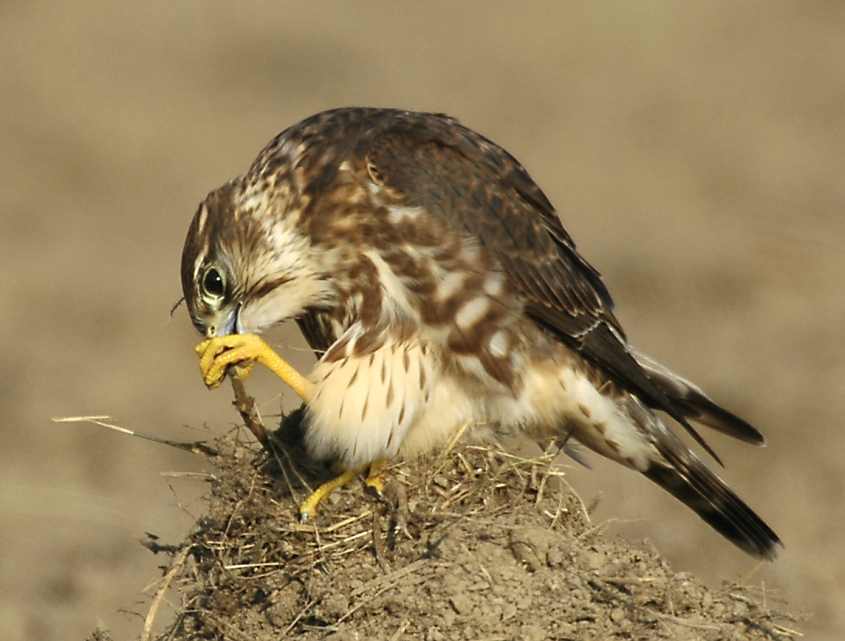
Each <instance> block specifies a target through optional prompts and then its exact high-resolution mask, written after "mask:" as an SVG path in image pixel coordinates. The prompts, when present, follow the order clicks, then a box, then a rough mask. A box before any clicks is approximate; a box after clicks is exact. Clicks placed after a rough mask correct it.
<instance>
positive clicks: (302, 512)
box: [299, 470, 360, 523]
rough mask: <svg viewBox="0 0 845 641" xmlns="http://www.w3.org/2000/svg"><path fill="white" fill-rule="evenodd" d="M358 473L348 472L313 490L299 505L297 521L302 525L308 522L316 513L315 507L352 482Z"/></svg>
mask: <svg viewBox="0 0 845 641" xmlns="http://www.w3.org/2000/svg"><path fill="white" fill-rule="evenodd" d="M359 471H360V470H348V471H346V472H344V473H343V474H341V475H340V476H338V477H337V478H334V479H332V480H331V481H326V482H325V483H323V484H322V485H321V486H320V487H318V488H317V489H316V490H314V492H313V493H312V494H311V496H309V497H308V498H307V499H305V500H304V501H303V502H302V503H301V504H300V505H299V520H300V521H302V522H303V523H305V522H306V521H308V520H310V519H311V518H312V517H313V516H314V514H315V512H316V511H317V506H318V505H319V504H320V503H321V502H322V501H323V499H325V498H326V497H327V496H328V495H329V494H331V493H332V492H334V491H335V490H337V489H339V488H341V487H343V486H344V485H346V484H347V483H349V482H350V481H351V480H353V479H354V478H355V477H356V476H358V472H359Z"/></svg>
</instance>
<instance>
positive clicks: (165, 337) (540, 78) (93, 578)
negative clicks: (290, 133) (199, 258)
mask: <svg viewBox="0 0 845 641" xmlns="http://www.w3.org/2000/svg"><path fill="white" fill-rule="evenodd" d="M313 4H316V3H312V5H311V6H306V5H305V4H304V3H303V4H302V5H297V4H294V3H280V2H276V3H267V4H265V5H261V6H250V7H247V6H241V5H235V4H231V3H227V4H215V3H207V2H202V3H160V4H159V3H156V4H154V5H152V6H147V5H146V4H145V3H140V4H139V3H134V4H131V5H130V4H123V3H109V2H97V1H94V2H85V3H64V4H61V5H60V4H59V3H41V2H29V3H11V2H5V3H2V4H0V55H2V71H0V95H1V96H2V103H0V170H2V175H3V180H2V181H0V212H2V223H3V224H2V227H1V228H0V274H2V276H0V287H2V290H0V295H2V296H0V301H1V302H0V329H1V330H2V337H3V341H2V345H3V346H2V358H0V381H2V383H0V410H1V411H0V416H2V417H3V423H4V426H3V430H2V443H0V461H1V462H2V464H0V518H2V528H1V529H0V545H2V549H3V552H2V555H0V637H1V638H3V639H6V640H8V641H18V640H22V639H38V640H44V641H49V640H53V639H73V638H81V637H82V636H83V635H84V634H85V633H87V632H88V631H90V630H91V629H92V628H93V626H94V625H95V624H96V623H97V622H98V621H103V622H105V623H106V624H107V625H108V626H110V627H111V628H112V629H113V631H114V632H115V633H116V634H117V636H118V638H132V637H133V636H134V635H135V634H136V633H137V632H138V631H139V630H140V626H141V620H140V619H139V618H138V616H137V615H134V614H132V613H131V611H132V610H136V611H144V609H145V608H144V606H143V604H141V602H140V598H141V596H140V591H141V589H142V588H143V587H144V586H145V584H146V583H147V582H148V580H150V579H152V578H154V577H155V576H157V574H156V569H155V567H156V565H157V563H161V562H163V561H162V559H157V558H155V557H153V556H152V555H151V554H150V553H149V552H147V551H146V550H143V549H142V548H141V546H140V545H138V543H137V539H138V538H140V537H141V536H143V532H144V531H145V530H149V531H152V532H155V533H157V534H160V535H162V536H163V537H164V538H165V539H174V538H176V537H177V536H179V535H180V534H181V533H182V532H183V531H184V530H185V529H186V528H187V527H188V526H189V524H190V522H191V518H190V516H189V514H190V513H194V514H196V513H197V512H198V511H199V510H201V507H202V506H201V503H199V502H197V501H196V497H197V496H198V494H199V493H200V492H201V490H202V485H201V484H200V483H198V482H193V481H186V480H177V479H169V478H163V477H161V476H160V473H161V472H166V471H188V470H196V469H199V468H200V466H201V464H202V462H201V461H198V460H197V459H195V458H194V457H192V456H190V455H188V454H180V453H178V452H175V451H171V450H169V449H168V448H164V447H160V446H156V445H152V444H149V443H145V442H143V441H139V440H135V439H130V438H126V437H121V436H118V435H116V434H113V433H109V432H106V431H103V430H100V429H99V428H95V427H89V426H74V425H55V424H51V423H50V420H49V419H50V417H51V416H56V415H69V414H111V415H113V416H114V417H115V419H116V420H117V421H119V422H120V423H121V424H124V425H127V426H130V427H135V428H137V429H141V430H145V431H149V432H154V433H156V434H160V435H165V436H171V437H178V438H190V439H193V438H201V437H203V436H204V433H203V432H201V431H198V429H201V428H202V427H203V425H206V424H207V425H208V427H209V429H210V430H212V431H214V432H219V431H221V430H224V429H227V428H228V427H229V426H231V425H232V424H233V423H234V420H235V415H234V413H233V412H232V411H231V408H230V407H229V393H228V391H220V392H218V393H209V392H207V391H206V390H205V389H204V387H203V386H202V384H201V383H200V379H199V376H198V370H197V365H196V362H195V358H194V356H193V353H192V350H191V348H192V346H193V344H194V343H195V342H196V341H197V336H196V335H195V334H194V331H193V329H192V328H191V327H190V323H189V322H188V320H187V317H186V315H185V313H184V309H180V310H178V311H177V312H176V314H175V316H174V318H173V319H172V320H171V319H170V318H169V317H168V310H169V309H170V306H171V305H172V304H173V303H174V302H175V301H176V299H177V298H178V296H179V295H180V286H179V282H178V261H179V255H180V250H181V245H182V240H183V238H184V234H185V231H186V229H187V225H188V221H189V219H190V217H191V215H192V214H193V212H194V209H195V207H196V204H197V202H198V201H199V200H200V199H201V198H202V197H203V195H204V194H205V193H206V192H207V191H209V190H210V189H212V188H214V187H216V186H217V185H219V184H221V183H222V182H223V181H225V180H227V179H228V178H230V177H232V176H234V175H236V174H238V173H240V172H241V171H243V170H244V169H245V168H246V167H247V166H248V164H249V162H250V161H251V160H252V158H253V157H254V155H255V154H256V153H257V151H258V150H259V148H260V147H261V146H263V145H264V143H265V142H266V141H267V140H269V139H270V138H271V137H272V136H273V135H274V134H275V133H277V132H278V131H280V130H281V129H283V128H284V127H286V126H287V125H289V124H291V123H293V122H294V121H296V120H298V119H300V118H302V117H304V116H307V115H309V114H311V113H313V112H316V111H319V110H322V109H325V108H328V107H334V106H340V105H390V106H401V107H406V108H415V109H425V110H437V111H446V112H448V113H450V114H452V115H455V116H458V117H460V118H461V119H462V120H463V121H464V122H465V123H467V124H469V125H470V126H472V127H474V128H476V129H478V130H480V131H481V132H483V133H485V134H487V135H488V136H490V137H492V138H493V139H495V140H496V141H498V142H499V143H501V144H502V145H504V146H505V147H507V148H508V149H509V150H511V151H512V152H513V153H514V154H515V155H516V156H517V157H519V158H520V159H521V160H522V161H523V162H524V164H525V165H526V166H527V167H528V168H529V170H530V171H531V172H532V174H533V175H534V177H535V178H536V179H537V181H538V182H539V183H540V185H542V186H543V187H544V189H545V190H546V191H547V192H548V194H549V196H550V197H551V199H552V200H553V201H554V202H555V203H556V204H557V206H558V207H559V209H560V211H561V213H562V215H563V217H564V219H565V220H566V222H567V225H568V227H569V229H570V231H571V232H572V234H573V235H574V237H575V238H576V240H577V241H578V243H579V247H580V248H581V250H582V252H583V253H584V254H585V255H586V256H587V257H589V259H590V260H592V261H593V262H594V264H596V266H597V267H598V268H599V269H600V270H601V271H602V272H603V273H604V274H605V276H606V278H607V280H608V282H609V284H610V286H611V290H612V291H613V292H614V293H615V296H616V299H617V303H618V310H619V315H620V317H621V318H622V320H623V322H624V323H625V324H626V326H627V329H628V333H629V335H630V336H631V337H632V338H633V340H634V342H635V343H636V344H637V345H638V346H639V347H641V348H643V349H645V350H646V351H648V352H651V353H652V354H653V355H654V356H656V357H659V358H660V359H661V360H663V361H664V362H666V363H667V364H669V365H670V366H672V367H673V368H676V369H678V370H679V371H681V372H683V373H685V374H687V375H689V376H690V377H691V378H693V379H694V380H696V381H698V382H699V383H701V384H702V385H703V386H704V387H705V388H706V389H707V390H708V391H710V392H711V393H712V394H714V395H715V396H716V397H717V398H718V399H720V400H722V401H723V402H724V403H725V404H726V405H728V406H729V407H731V408H733V409H735V410H736V411H737V412H739V413H740V414H743V415H745V416H747V417H748V418H749V419H751V420H752V421H753V422H755V423H756V424H757V425H758V426H760V427H761V428H762V429H763V430H764V431H765V432H766V434H767V435H768V437H769V443H770V444H769V447H768V448H767V449H765V450H755V449H751V448H747V447H743V446H741V445H735V444H734V443H731V442H728V441H727V440H725V439H721V438H716V437H714V438H713V442H714V444H715V445H716V446H717V449H718V450H719V451H720V452H721V453H722V454H723V457H724V459H725V460H726V462H727V464H728V469H727V471H726V472H725V476H726V478H727V479H729V480H730V481H731V482H732V483H733V484H734V485H735V486H736V487H737V488H738V489H739V491H740V494H741V495H743V496H744V497H745V498H747V499H748V500H749V502H750V503H751V504H752V505H753V506H755V507H756V508H757V509H759V511H760V513H761V514H762V515H764V516H765V517H766V518H767V519H768V520H769V521H770V522H771V524H772V525H773V526H774V527H775V529H776V530H777V531H778V532H779V533H780V534H781V536H782V538H783V540H784V542H785V543H786V550H785V551H784V553H783V555H782V558H781V559H780V560H779V561H778V562H777V563H775V564H774V565H771V566H767V567H764V568H762V569H758V570H757V572H756V573H755V574H753V575H752V576H751V578H750V579H749V581H751V582H753V583H758V584H759V582H761V581H764V582H765V585H766V587H767V590H776V591H779V592H781V593H782V594H784V595H786V597H787V598H788V599H789V600H790V601H791V605H792V607H793V608H797V609H804V610H806V611H808V612H809V613H810V614H811V619H810V622H809V623H808V624H807V626H806V628H805V629H806V630H807V631H808V632H811V633H812V634H811V635H810V636H811V637H812V638H816V639H835V638H841V637H840V636H839V634H837V630H838V631H840V632H841V629H842V628H843V627H845V613H843V608H842V607H841V606H842V604H843V603H845V562H843V558H845V557H844V556H843V551H842V545H843V537H842V535H841V532H842V527H843V525H844V524H845V520H843V514H844V512H843V507H842V497H843V489H845V488H843V479H845V475H843V472H845V466H844V465H843V463H842V451H843V448H845V432H843V430H842V428H841V421H842V416H843V414H845V358H843V357H845V350H843V347H842V338H841V337H842V322H843V320H845V296H844V295H843V286H842V277H843V273H844V272H845V250H843V248H842V239H843V237H845V212H844V211H843V205H845V181H843V179H842V175H841V173H842V170H843V161H845V74H844V73H843V61H845V37H843V34H845V31H843V30H845V5H843V4H842V3H838V2H829V3H820V2H801V3H797V2H796V3H783V2H781V3H772V2H757V3H753V2H749V3H742V4H741V5H739V4H737V3H733V2H721V3H719V2H715V3H699V4H698V5H697V7H693V6H692V5H691V4H688V3H660V2H639V3H631V2H604V3H589V4H587V5H585V4H583V3H572V4H571V5H570V4H569V3H555V4H552V3H548V4H544V5H541V4H529V3H520V6H509V7H508V8H503V9H499V8H496V9H490V8H489V5H488V4H486V3H485V4H452V3H442V4H430V3H429V4H426V5H425V6H424V7H422V6H415V5H411V4H403V5H402V6H399V3H367V4H364V3H354V4H353V3H344V4H340V3H337V4H334V3H321V4H320V6H313ZM276 344H277V345H280V346H281V347H282V348H283V349H284V350H286V353H288V354H298V357H297V360H296V362H298V363H299V364H301V365H305V364H306V363H307V362H308V359H309V357H308V355H307V353H306V352H305V351H296V350H300V349H301V348H302V346H303V343H302V341H301V339H300V338H299V337H298V335H297V334H296V332H295V330H294V329H293V328H288V329H287V330H285V331H283V332H282V333H280V334H279V335H278V336H277V337H276ZM254 379H255V382H253V383H252V384H251V385H252V388H251V389H253V390H254V391H256V392H257V393H258V395H259V397H260V399H261V400H262V401H263V402H264V407H265V409H266V410H267V411H272V410H274V409H277V408H278V406H279V398H278V396H277V393H278V391H279V390H278V385H276V383H277V381H274V380H272V379H271V378H270V377H269V375H267V374H266V373H265V372H262V373H259V374H257V375H256V376H254ZM185 425H189V426H191V427H187V428H186V427H184V426H185ZM707 435H708V436H710V433H708V434H707ZM593 461H594V466H595V469H594V470H593V471H592V472H590V471H587V470H581V469H577V470H573V471H572V473H571V476H570V479H571V482H572V483H573V484H574V485H575V486H576V487H577V488H578V489H579V491H581V493H582V494H583V496H584V497H585V499H586V500H588V501H589V500H591V499H592V498H593V497H595V496H596V495H597V493H601V501H600V504H599V509H598V518H610V517H615V518H618V519H620V522H617V523H614V524H613V525H611V531H614V532H620V533H624V534H626V535H629V536H632V537H638V538H641V537H645V536H647V537H649V538H650V539H651V540H652V541H653V542H654V543H655V544H656V545H657V546H658V547H659V548H660V549H661V550H663V551H664V552H665V554H666V555H667V556H668V558H669V559H670V560H671V562H672V563H673V564H674V566H675V567H676V568H679V569H689V570H690V571H695V572H698V573H700V574H702V575H703V576H704V577H705V578H706V579H707V580H709V581H712V582H718V581H719V580H720V579H721V578H730V577H735V576H737V575H738V574H742V575H746V574H747V573H749V572H751V571H753V570H754V569H755V564H754V563H753V562H752V561H750V560H749V559H747V558H745V557H743V556H742V555H741V554H739V553H737V552H735V551H734V550H733V549H732V548H731V547H730V546H729V545H728V544H726V543H725V542H723V541H722V540H721V539H719V538H718V537H717V536H716V535H714V534H712V533H711V532H710V531H709V529H708V528H706V527H705V526H704V525H703V524H701V523H700V522H699V521H698V520H697V519H696V518H695V516H694V515H693V514H692V513H690V512H689V511H687V510H686V509H685V508H683V507H682V506H680V505H679V504H676V503H675V502H674V501H673V500H672V499H671V498H669V497H668V496H666V495H664V494H663V493H661V492H660V491H659V490H658V489H657V488H655V487H653V486H651V485H650V484H649V483H648V482H647V481H645V480H641V479H640V478H638V477H636V476H635V475H633V474H631V473H628V472H626V471H624V470H621V469H619V468H618V467H616V466H612V465H605V464H602V463H601V462H600V461H598V460H596V459H595V458H594V459H593ZM169 486H172V488H173V489H172V491H171V488H170V487H169ZM177 502H178V503H177ZM632 521H633V522H632ZM118 608H125V609H127V610H129V611H130V612H129V613H120V612H118V611H117V610H118Z"/></svg>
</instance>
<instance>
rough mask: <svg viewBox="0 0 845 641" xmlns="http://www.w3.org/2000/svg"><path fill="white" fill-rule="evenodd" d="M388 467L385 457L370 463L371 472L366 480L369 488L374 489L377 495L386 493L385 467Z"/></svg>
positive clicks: (365, 483) (365, 482)
mask: <svg viewBox="0 0 845 641" xmlns="http://www.w3.org/2000/svg"><path fill="white" fill-rule="evenodd" d="M385 467H387V461H386V460H385V459H378V460H376V461H373V462H372V463H370V473H369V474H368V475H367V479H366V480H365V481H364V485H366V486H367V489H369V490H370V491H372V492H373V493H374V494H375V495H376V496H379V497H381V496H383V495H384V468H385Z"/></svg>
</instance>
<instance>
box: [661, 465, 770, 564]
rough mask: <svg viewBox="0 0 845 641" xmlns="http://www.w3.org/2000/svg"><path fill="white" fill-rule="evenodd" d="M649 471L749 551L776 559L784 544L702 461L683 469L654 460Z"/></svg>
mask: <svg viewBox="0 0 845 641" xmlns="http://www.w3.org/2000/svg"><path fill="white" fill-rule="evenodd" d="M693 456H694V455H693ZM645 475H646V476H647V477H648V478H650V479H651V480H652V481H654V482H655V483H657V484H658V485H659V486H660V487H662V488H663V489H664V490H666V491H667V492H669V493H670V494H671V495H672V496H674V497H675V498H677V499H678V500H680V501H682V502H683V503H684V504H686V505H687V506H688V507H690V508H692V509H693V510H694V511H695V513H696V514H698V516H700V517H701V518H702V519H703V520H704V521H705V522H706V523H707V524H708V525H710V527H712V528H713V529H714V530H716V531H717V532H718V533H719V534H721V535H722V536H724V537H725V538H726V539H728V540H729V541H730V542H731V543H733V544H734V545H736V546H737V547H739V548H740V549H742V550H744V551H745V552H747V553H748V554H750V555H752V556H755V557H758V558H762V559H768V560H769V561H772V560H774V558H775V557H776V556H777V548H778V546H781V547H782V546H783V544H782V543H781V541H780V539H779V538H778V535H777V534H775V532H774V531H773V530H772V529H771V528H770V527H769V526H768V525H766V523H765V521H763V519H761V518H760V517H759V516H757V514H755V513H754V511H753V510H752V509H751V508H750V507H748V506H747V505H746V504H745V503H744V502H743V500H742V499H741V498H739V497H738V496H737V495H736V494H734V492H733V491H732V490H731V489H730V488H729V487H728V486H727V485H725V483H724V482H723V481H722V480H721V479H720V478H719V477H718V476H716V475H715V474H713V473H712V472H711V471H710V470H708V469H707V468H706V467H704V464H703V463H702V462H701V461H698V460H696V461H694V462H692V463H688V464H686V465H685V466H684V468H683V469H682V470H678V469H677V468H676V467H673V466H668V465H660V464H654V465H652V466H651V467H650V468H649V469H648V470H647V471H646V472H645Z"/></svg>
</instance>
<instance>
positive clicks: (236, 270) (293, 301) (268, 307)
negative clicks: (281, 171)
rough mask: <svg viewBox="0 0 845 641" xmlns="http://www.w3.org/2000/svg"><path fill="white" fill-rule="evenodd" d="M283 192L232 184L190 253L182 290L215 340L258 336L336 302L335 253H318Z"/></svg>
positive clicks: (200, 215) (198, 220)
mask: <svg viewBox="0 0 845 641" xmlns="http://www.w3.org/2000/svg"><path fill="white" fill-rule="evenodd" d="M287 209H288V202H287V201H286V199H285V198H284V197H283V195H282V196H280V195H279V194H272V193H267V192H266V191H264V192H255V193H253V194H250V193H248V192H245V191H244V190H243V189H242V188H241V185H240V183H239V182H238V181H232V182H230V183H228V184H226V185H224V186H223V187H221V188H219V189H217V190H215V191H213V192H211V193H210V194H209V195H208V196H206V198H205V200H204V201H203V202H202V203H201V204H200V206H199V209H198V210H197V213H196V214H195V215H194V218H193V220H192V221H191V226H190V228H189V229H188V236H187V238H186V239H185V246H184V248H183V250H182V291H183V295H184V297H185V303H186V305H187V307H188V312H189V314H190V315H191V320H192V321H193V323H194V326H195V327H196V328H197V330H198V331H199V332H200V333H201V334H203V335H205V336H208V337H211V336H224V335H227V334H246V333H258V332H260V331H261V330H263V329H265V328H267V327H269V326H271V325H274V324H276V323H279V322H281V321H284V320H287V319H290V318H295V317H297V316H299V315H301V314H302V313H303V312H305V311H306V309H308V308H313V307H321V306H325V305H327V304H328V302H329V301H330V300H331V298H332V292H331V290H330V286H329V283H330V279H329V278H328V277H327V275H328V274H330V273H331V271H330V270H331V266H330V265H328V264H327V263H328V261H329V258H330V257H329V256H328V254H329V253H330V252H321V251H318V250H316V249H315V248H314V247H313V246H312V244H311V242H310V240H309V238H308V237H307V235H305V234H304V233H302V231H301V230H298V229H297V228H296V225H295V223H296V216H293V215H288V214H289V212H288V211H287Z"/></svg>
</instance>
